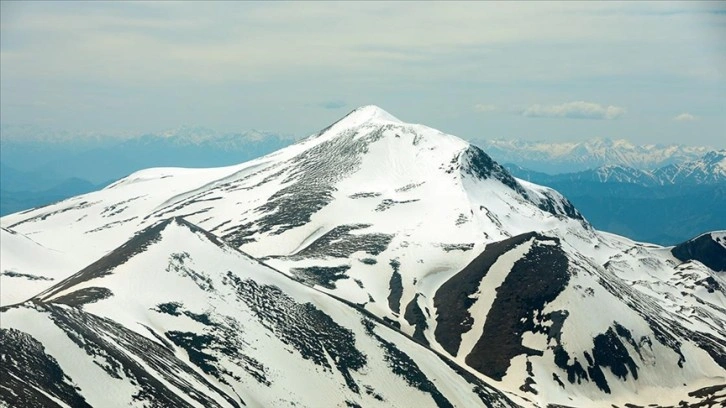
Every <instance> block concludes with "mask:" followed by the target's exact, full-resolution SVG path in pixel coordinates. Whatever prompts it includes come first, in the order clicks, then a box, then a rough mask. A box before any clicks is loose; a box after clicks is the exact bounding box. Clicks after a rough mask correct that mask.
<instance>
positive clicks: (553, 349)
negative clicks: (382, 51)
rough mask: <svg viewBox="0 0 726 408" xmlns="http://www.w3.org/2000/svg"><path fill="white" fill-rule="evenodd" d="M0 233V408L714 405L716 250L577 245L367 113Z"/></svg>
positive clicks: (550, 219) (433, 143)
mask: <svg viewBox="0 0 726 408" xmlns="http://www.w3.org/2000/svg"><path fill="white" fill-rule="evenodd" d="M0 223H1V224H2V227H3V229H2V231H0V233H2V239H1V240H0V244H1V245H2V257H1V258H0V262H1V263H2V264H1V269H2V285H0V291H1V292H0V301H2V304H3V305H4V306H6V307H5V308H3V309H2V321H3V326H2V336H3V341H2V342H1V343H0V344H2V347H3V351H2V354H3V356H4V357H3V358H4V360H3V363H4V364H3V365H2V370H3V378H9V379H11V380H9V382H8V383H7V384H8V386H7V387H3V388H1V389H0V390H2V391H1V392H0V400H2V401H5V402H6V403H8V404H10V405H11V406H14V405H18V404H21V405H22V404H23V403H28V404H32V403H36V404H40V405H52V404H53V403H57V404H59V405H61V406H62V404H66V405H71V406H83V405H84V404H90V405H92V406H107V405H108V403H109V401H115V402H118V401H126V403H128V404H131V405H139V406H142V405H149V404H152V405H153V404H160V405H173V406H186V405H189V406H242V405H247V406H290V405H293V404H297V405H298V406H300V405H301V406H346V405H348V406H365V407H367V406H413V405H415V406H467V407H468V406H517V405H521V406H543V407H544V406H547V405H548V404H559V405H565V406H610V405H611V404H615V405H617V406H625V404H636V405H647V404H651V403H653V404H658V405H660V406H672V405H677V404H678V403H679V402H680V401H686V402H689V403H694V404H695V403H698V402H699V401H704V400H707V399H709V398H717V399H718V398H720V399H721V400H723V398H724V392H725V389H724V386H723V384H725V383H726V368H725V367H726V355H725V353H724V350H725V349H726V328H725V327H724V325H723V322H724V321H726V293H725V291H724V285H725V284H726V282H725V281H724V277H723V273H719V272H718V271H719V270H721V267H720V265H721V264H720V263H719V262H718V261H719V260H723V259H726V246H724V244H723V242H724V233H713V234H708V235H704V236H703V237H706V238H703V237H699V238H697V239H694V240H693V241H689V242H688V243H684V244H683V245H681V246H678V247H676V248H673V249H671V248H663V247H659V246H655V245H649V244H643V243H638V242H633V241H630V240H628V239H625V238H622V237H618V236H615V235H612V234H606V233H601V232H598V231H596V230H594V229H593V228H592V227H591V226H590V225H589V224H588V222H587V221H586V220H585V219H584V218H583V217H582V215H581V214H580V213H579V212H578V211H577V210H576V209H575V208H574V207H573V206H572V204H571V203H569V202H568V201H567V200H566V199H565V198H564V197H562V196H561V195H560V194H559V193H557V192H556V191H554V190H552V189H548V188H545V187H541V186H538V185H535V184H531V183H528V182H524V181H521V180H518V179H515V178H513V177H512V176H511V175H510V174H509V172H507V171H506V170H505V169H504V168H503V167H501V166H500V165H499V164H498V163H496V162H495V161H493V160H492V159H491V158H490V157H489V156H488V155H487V154H486V153H484V152H483V151H482V150H480V149H478V148H476V147H474V146H471V145H469V144H468V143H466V142H464V141H462V140H461V139H458V138H456V137H454V136H450V135H446V134H443V133H441V132H439V131H437V130H435V129H431V128H428V127H425V126H422V125H412V124H406V123H402V122H400V121H398V120H397V119H395V118H394V117H393V116H391V115H390V114H388V113H386V112H384V111H382V110H381V109H379V108H376V107H364V108H360V109H358V110H356V111H354V112H352V113H351V114H349V115H348V116H346V117H345V118H343V119H341V120H340V121H338V122H336V123H334V124H333V125H331V126H330V127H328V128H326V129H324V130H323V131H321V132H320V133H319V134H316V135H313V136H311V137H310V138H308V139H305V140H303V141H301V142H299V143H297V144H294V145H292V146H290V147H287V148H284V149H282V150H279V151H277V152H275V153H272V154H270V155H268V156H265V157H262V158H259V159H256V160H253V161H250V162H246V163H243V164H239V165H235V166H230V167H224V168H210V169H180V168H156V169H149V170H144V171H141V172H137V173H134V174H132V175H130V176H129V177H126V178H124V179H122V180H120V181H118V182H116V183H114V184H113V185H111V186H109V187H107V188H105V189H103V190H100V191H97V192H93V193H90V194H86V195H82V196H78V197H74V198H71V199H68V200H65V201H62V202H60V203H56V204H53V205H50V206H46V207H43V208H38V209H34V210H31V211H26V212H23V213H18V214H13V215H9V216H6V217H3V218H2V219H1V220H0ZM709 242H710V243H709ZM711 243H713V245H712V244H711ZM28 299H31V300H30V301H29V302H25V301H26V300H28ZM22 302H25V303H22ZM11 305H14V306H11ZM6 362H7V364H5V363H6ZM48 367H50V368H48ZM303 373H304V374H303Z"/></svg>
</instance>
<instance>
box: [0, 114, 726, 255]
mask: <svg viewBox="0 0 726 408" xmlns="http://www.w3.org/2000/svg"><path fill="white" fill-rule="evenodd" d="M2 131H3V133H2V139H0V143H2V149H0V166H1V168H0V215H6V214H11V213H14V212H17V211H22V210H26V209H29V208H32V207H38V206H42V205H46V204H49V203H51V202H55V201H59V200H62V199H64V198H68V197H71V196H74V195H78V194H83V193H87V192H90V191H94V190H96V189H98V188H101V187H103V186H106V185H108V184H109V183H111V182H113V181H114V180H117V179H120V178H122V177H124V176H127V175H128V174H131V173H133V172H134V171H137V170H140V169H143V168H148V167H196V168H198V167H218V166H225V165H233V164H236V163H239V162H242V161H245V160H250V159H253V158H256V157H259V156H262V155H264V154H267V153H270V152H272V151H275V150H277V149H280V148H282V147H285V146H287V145H289V144H291V143H293V142H294V137H292V136H289V135H279V134H276V133H271V132H261V131H255V130H249V131H244V132H219V131H215V130H213V129H209V128H205V127H199V126H196V127H189V126H185V127H180V128H177V129H173V130H169V131H164V132H159V133H156V134H144V135H140V136H136V137H127V138H119V137H103V136H101V135H83V136H82V137H81V136H77V137H72V135H71V134H69V133H66V132H55V133H54V132H50V131H48V130H44V129H39V128H33V127H22V128H17V127H6V126H4V127H2ZM481 145H482V146H483V150H484V151H486V152H487V153H488V154H491V156H492V157H493V158H495V159H497V160H498V161H499V162H501V163H510V164H508V165H506V166H507V168H508V169H509V170H510V171H511V172H512V174H514V175H515V176H516V177H519V178H521V179H523V180H529V181H532V182H536V183H539V184H544V185H548V186H551V187H553V188H556V189H557V190H559V191H561V192H563V193H564V194H565V195H566V196H567V197H568V198H570V199H571V200H572V201H573V202H574V203H575V204H576V205H577V206H578V208H580V210H581V211H583V213H584V214H585V215H586V217H587V218H588V219H589V220H590V221H591V222H592V223H593V225H594V226H596V227H597V228H600V229H603V230H606V231H610V232H615V233H619V234H622V235H625V236H628V237H631V238H633V239H637V240H641V241H646V242H654V243H659V244H663V245H666V244H675V243H678V242H681V241H683V240H685V239H688V238H689V237H692V236H694V235H697V234H700V233H702V232H705V231H707V230H711V229H714V228H726V225H723V224H724V222H723V220H725V219H726V216H722V214H723V211H724V210H723V208H724V207H726V197H725V196H726V194H724V193H723V190H724V188H723V187H718V185H719V184H720V183H722V182H723V180H724V177H725V176H724V173H725V172H726V171H725V170H724V166H725V164H724V155H725V154H726V151H724V150H721V151H715V150H711V149H709V148H707V147H692V146H679V145H671V146H656V145H645V146H637V145H634V144H632V143H630V142H626V141H623V140H616V141H611V140H607V139H594V140H589V141H584V142H578V143H541V142H525V141H501V140H493V141H486V142H483V143H481ZM513 163H516V164H513ZM585 167H587V169H584V168H585ZM553 171H554V172H555V173H559V174H553ZM679 220H680V221H679ZM686 221H687V222H686Z"/></svg>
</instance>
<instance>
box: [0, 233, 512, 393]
mask: <svg viewBox="0 0 726 408" xmlns="http://www.w3.org/2000/svg"><path fill="white" fill-rule="evenodd" d="M1 313H2V315H1V316H2V321H3V327H2V329H1V331H0V336H1V337H2V340H3V341H2V346H1V347H2V355H3V364H2V371H3V387H2V391H3V392H0V400H3V401H5V402H6V403H8V404H10V405H14V406H19V405H17V404H19V403H20V404H21V405H22V403H23V402H25V403H27V402H29V401H34V402H35V403H37V404H38V405H43V406H48V405H51V404H52V403H51V402H52V401H54V402H62V403H65V404H68V405H71V406H88V405H90V406H97V407H105V406H121V405H130V406H175V407H182V406H203V407H217V406H219V407H240V406H260V407H268V406H292V405H297V406H311V407H312V406H366V407H368V406H384V407H389V406H411V405H415V406H443V407H445V406H475V405H481V404H484V403H487V404H490V405H491V406H499V407H506V406H514V404H513V403H512V401H511V400H510V399H509V398H508V397H506V396H504V395H503V394H501V393H500V392H498V391H496V390H494V389H493V388H491V387H490V386H488V385H487V384H485V383H483V382H482V381H479V380H477V379H476V378H473V377H472V376H471V375H466V374H465V373H462V374H459V373H457V371H456V369H455V366H454V365H451V364H447V362H446V360H445V359H442V358H440V357H438V356H436V355H435V354H434V353H432V352H431V351H429V350H426V349H425V348H423V347H421V346H419V345H417V344H415V343H412V342H410V341H408V340H407V339H406V338H405V337H404V336H402V335H400V334H398V333H395V332H394V331H392V330H391V329H389V328H386V327H385V326H381V325H380V324H379V323H377V322H376V321H374V320H372V319H370V318H369V317H367V316H366V315H364V314H361V313H360V312H358V311H356V310H354V309H352V308H351V307H349V306H346V305H344V304H343V303H341V302H339V301H338V300H335V299H333V298H331V297H329V296H327V295H324V294H322V293H319V292H317V291H315V290H313V289H311V288H308V287H306V286H304V285H301V284H300V283H297V282H294V281H292V280H290V279H289V278H287V277H285V276H283V275H282V274H280V273H278V272H276V271H274V270H271V269H269V268H268V267H266V266H264V265H262V264H260V263H259V262H257V261H255V260H254V259H252V258H249V257H247V256H245V255H244V254H242V253H240V252H238V251H237V250H235V249H233V248H231V247H229V246H227V245H226V244H225V243H223V242H222V241H220V240H219V239H218V238H216V237H214V236H212V235H211V234H209V233H207V232H205V231H203V230H201V229H199V228H197V227H195V226H193V225H191V224H189V223H187V222H186V221H183V220H181V219H170V220H166V221H162V222H161V223H159V224H157V225H154V226H151V227H149V228H147V229H145V230H143V231H142V232H140V233H139V234H138V235H137V236H135V237H134V238H133V239H132V240H130V241H129V242H127V243H126V244H124V245H123V246H121V247H120V248H118V249H116V250H114V251H113V252H111V253H109V254H108V255H107V256H105V257H104V258H101V259H100V260H98V261H97V262H95V263H94V264H92V265H90V266H88V267H87V268H85V269H83V270H82V271H80V272H78V273H77V274H74V275H73V276H72V277H70V278H69V279H67V280H65V281H63V282H60V283H59V284H57V285H55V286H54V287H52V288H50V289H49V290H47V291H46V292H44V293H42V294H40V295H39V296H37V297H36V298H34V299H33V300H32V301H29V302H26V303H24V304H22V305H18V306H13V307H10V308H5V309H3V310H2V312H1ZM303 373H305V374H303ZM313 373H314V375H310V374H313ZM23 395H24V397H22V396H23Z"/></svg>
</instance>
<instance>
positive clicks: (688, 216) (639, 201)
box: [505, 152, 726, 245]
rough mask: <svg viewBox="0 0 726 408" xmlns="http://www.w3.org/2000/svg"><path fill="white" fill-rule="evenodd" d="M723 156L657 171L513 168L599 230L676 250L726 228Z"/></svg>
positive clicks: (713, 154)
mask: <svg viewBox="0 0 726 408" xmlns="http://www.w3.org/2000/svg"><path fill="white" fill-rule="evenodd" d="M724 157H725V156H724V152H711V153H708V154H706V155H705V156H704V157H702V158H700V159H698V160H694V161H688V162H685V163H680V164H673V165H669V166H665V167H662V168H659V169H656V170H653V171H646V170H640V169H635V168H632V167H626V166H606V167H601V168H597V169H592V170H587V171H582V172H577V173H565V174H554V175H552V174H546V173H542V172H537V171H533V170H528V169H525V168H523V167H521V166H518V165H515V164H509V165H506V166H505V167H507V169H508V170H509V171H510V172H511V173H512V174H513V175H515V176H516V177H518V178H521V179H523V180H528V181H531V182H533V183H538V184H543V185H546V186H548V187H552V188H554V189H555V190H557V191H560V192H561V193H562V194H564V195H565V196H566V197H567V198H568V199H570V200H571V201H572V203H573V204H574V205H575V206H576V207H577V208H578V209H579V210H580V211H581V212H582V214H583V215H584V216H585V217H586V218H587V219H588V221H590V222H591V223H592V224H593V226H595V227H596V228H598V229H602V230H605V231H609V232H613V233H616V234H620V235H624V236H627V237H630V238H632V239H635V240H639V241H646V242H653V243H657V244H661V245H674V244H677V243H679V242H682V241H685V240H687V239H689V238H690V237H693V236H696V235H699V234H701V233H703V232H706V231H711V230H715V229H723V228H726V175H725V174H724V172H723V170H724V164H726V160H725V159H724Z"/></svg>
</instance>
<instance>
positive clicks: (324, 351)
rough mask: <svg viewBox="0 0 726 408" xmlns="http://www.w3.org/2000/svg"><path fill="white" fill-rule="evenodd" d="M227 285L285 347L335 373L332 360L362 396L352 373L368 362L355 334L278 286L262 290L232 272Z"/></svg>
mask: <svg viewBox="0 0 726 408" xmlns="http://www.w3.org/2000/svg"><path fill="white" fill-rule="evenodd" d="M225 281H226V283H227V284H230V285H232V286H233V287H234V288H235V290H236V291H237V296H238V297H239V299H240V300H241V301H243V302H244V303H245V304H246V305H247V306H248V307H249V308H250V309H252V311H253V312H254V313H255V314H256V316H257V318H258V319H259V321H260V323H262V324H263V325H264V326H265V327H267V328H268V329H269V330H270V331H272V332H274V334H275V336H277V338H279V339H280V340H281V341H282V342H283V343H285V344H288V345H290V346H292V347H293V348H295V350H297V352H298V353H300V355H301V356H302V357H303V358H304V359H306V360H310V361H312V362H313V363H315V364H317V365H319V366H321V367H324V368H326V369H331V367H330V363H329V361H330V360H332V361H333V362H334V364H335V367H336V369H337V370H338V371H339V372H340V373H341V375H342V376H343V378H344V379H345V382H346V384H347V386H348V388H349V389H350V390H351V391H353V392H355V393H360V387H359V386H358V384H357V383H356V382H355V380H354V379H353V376H352V375H351V371H357V370H360V369H361V368H363V367H364V366H365V365H366V363H367V358H366V356H365V354H363V353H361V352H360V351H359V350H358V349H357V348H356V347H355V336H354V334H353V332H351V331H350V330H348V329H346V328H345V327H342V326H340V325H339V324H337V323H336V322H335V321H334V320H333V319H332V318H331V317H330V316H328V315H327V314H325V312H323V311H321V310H319V309H317V308H316V307H315V306H313V305H312V304H311V303H304V304H303V303H297V302H296V301H295V300H294V299H293V298H291V297H289V296H288V295H286V294H285V293H284V292H282V291H281V290H280V289H279V288H277V287H275V286H268V285H264V286H261V285H258V284H257V283H256V282H254V281H252V280H249V279H248V280H243V279H241V278H239V277H238V276H236V275H234V274H232V273H231V272H228V273H227V275H226V277H225Z"/></svg>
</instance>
